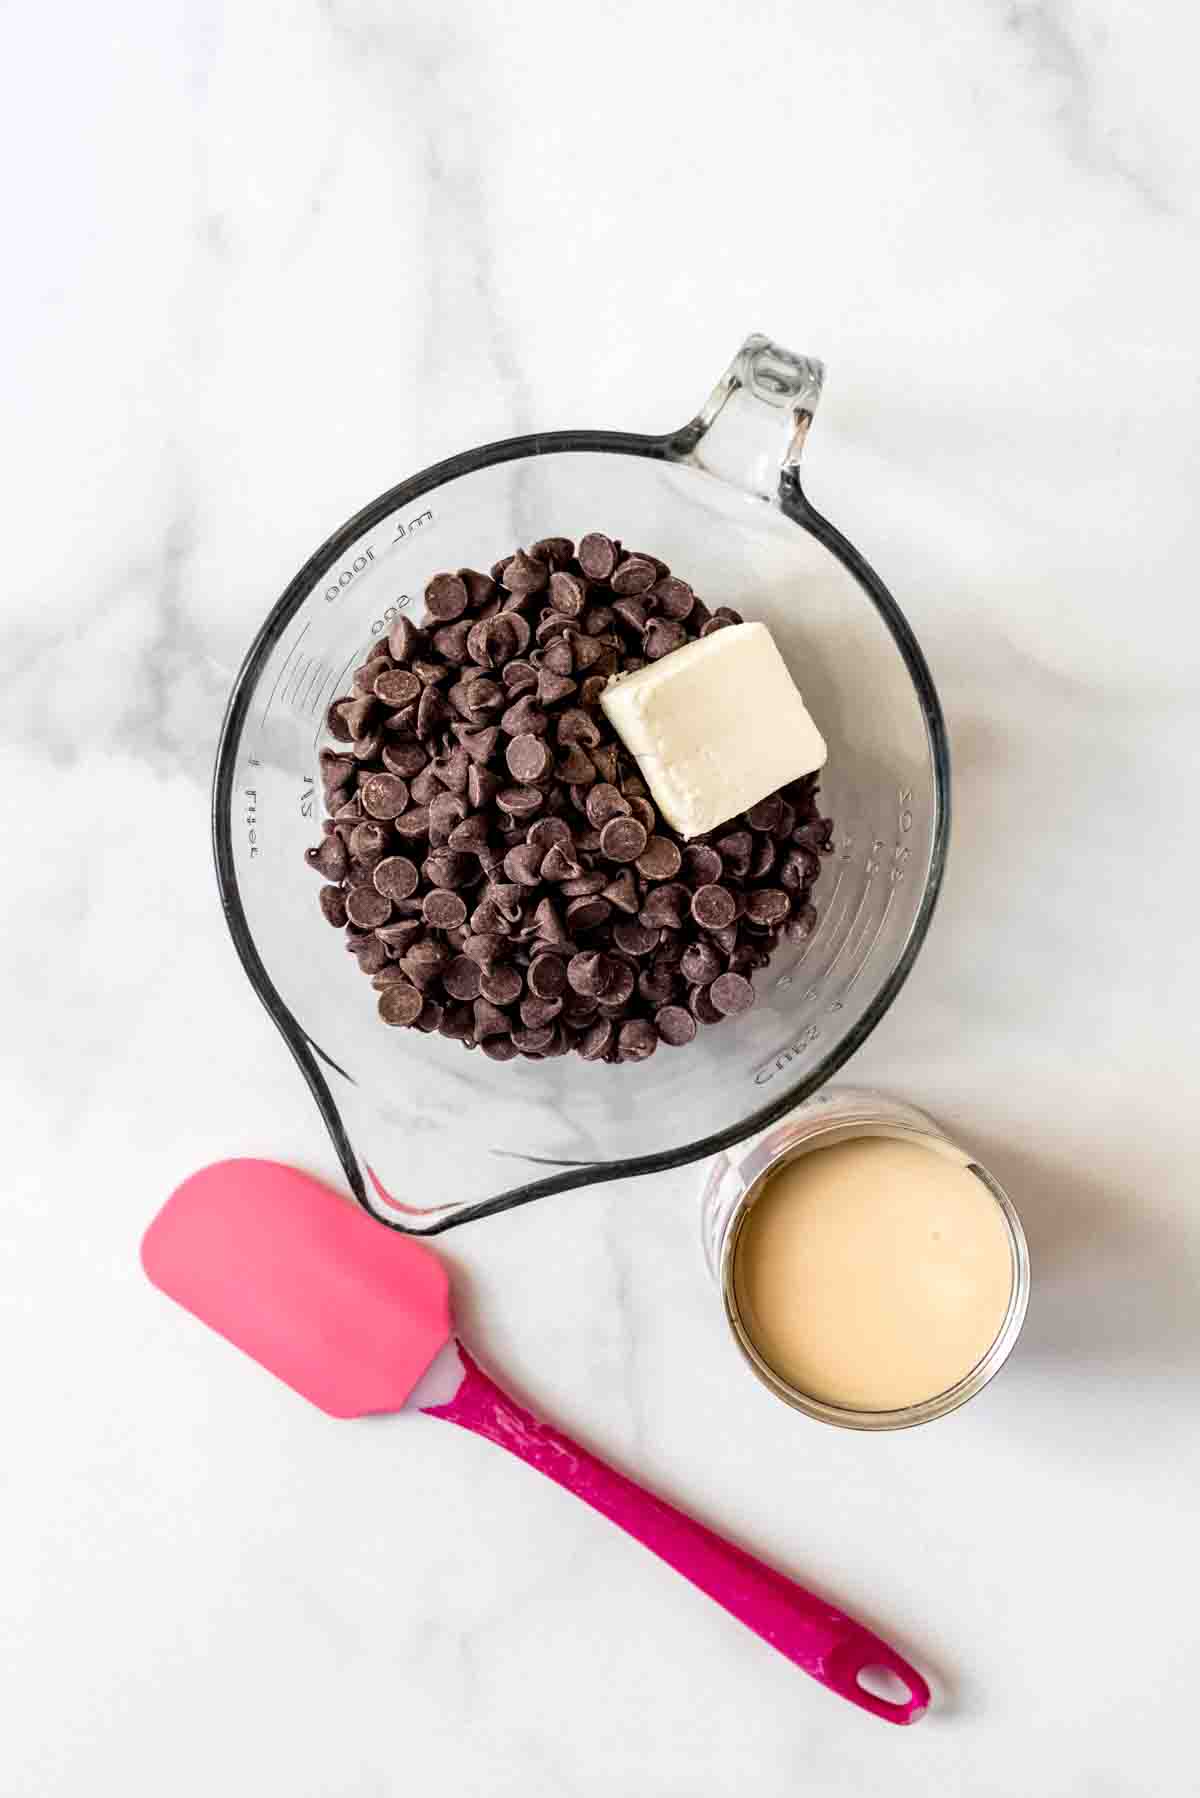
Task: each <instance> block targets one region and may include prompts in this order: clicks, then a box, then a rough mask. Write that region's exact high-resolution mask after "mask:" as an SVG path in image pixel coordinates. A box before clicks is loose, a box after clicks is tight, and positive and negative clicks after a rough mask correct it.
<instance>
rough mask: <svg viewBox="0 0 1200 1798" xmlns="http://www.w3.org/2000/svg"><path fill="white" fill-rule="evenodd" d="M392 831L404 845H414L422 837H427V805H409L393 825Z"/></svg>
mask: <svg viewBox="0 0 1200 1798" xmlns="http://www.w3.org/2000/svg"><path fill="white" fill-rule="evenodd" d="M392 829H393V830H394V831H395V833H396V835H397V836H398V837H402V838H403V839H404V841H405V842H406V843H415V842H418V841H420V839H421V838H422V837H427V836H428V835H429V807H428V806H427V805H410V806H409V808H408V810H407V811H406V812H401V814H400V816H399V817H398V818H397V819H396V820H395V822H394V823H393V825H392Z"/></svg>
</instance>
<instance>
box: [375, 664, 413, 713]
mask: <svg viewBox="0 0 1200 1798" xmlns="http://www.w3.org/2000/svg"><path fill="white" fill-rule="evenodd" d="M375 697H376V698H377V699H382V701H383V703H384V705H389V706H392V707H396V706H405V705H411V703H412V702H413V700H414V699H419V698H420V697H421V683H420V681H419V680H418V679H417V677H416V675H415V674H410V673H409V672H408V670H407V669H406V668H393V669H390V670H389V671H388V672H386V673H384V674H380V675H377V676H376V677H375Z"/></svg>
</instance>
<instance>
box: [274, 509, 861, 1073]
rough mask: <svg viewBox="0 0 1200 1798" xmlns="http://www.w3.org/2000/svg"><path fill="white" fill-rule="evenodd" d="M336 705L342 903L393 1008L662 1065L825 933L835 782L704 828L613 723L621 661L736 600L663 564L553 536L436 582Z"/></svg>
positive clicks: (507, 1055)
mask: <svg viewBox="0 0 1200 1798" xmlns="http://www.w3.org/2000/svg"><path fill="white" fill-rule="evenodd" d="M425 604H426V608H427V610H426V616H425V618H424V619H423V620H422V623H421V626H420V628H419V629H418V628H417V627H416V626H414V625H413V624H412V623H411V622H410V621H409V620H408V619H405V618H402V619H400V620H399V622H398V623H397V624H396V625H395V626H394V627H393V629H392V631H391V633H390V635H389V636H388V638H387V639H386V641H380V642H379V643H377V644H376V645H375V646H374V648H373V649H372V650H371V652H370V654H369V656H368V658H367V660H366V661H365V662H364V663H363V665H362V667H361V668H359V669H357V670H356V672H355V674H354V677H353V690H352V691H351V692H350V693H348V694H346V695H344V696H342V697H339V698H337V699H335V700H334V701H333V703H332V705H331V706H330V708H329V713H328V718H327V724H328V729H329V732H330V734H331V735H332V736H333V737H334V738H335V739H336V740H337V743H338V744H339V745H340V746H341V747H339V748H334V749H323V750H322V751H321V776H322V781H323V785H324V790H325V807H326V811H327V813H328V814H329V815H328V817H327V818H326V820H325V823H324V826H323V829H324V839H323V841H322V842H321V843H320V844H319V845H318V846H317V847H316V848H314V849H310V850H308V851H307V855H306V859H307V861H308V863H309V865H310V866H311V867H313V868H315V869H316V870H317V872H318V873H320V874H321V875H323V876H324V878H325V880H326V881H327V882H328V883H329V884H328V885H327V886H325V887H323V888H322V890H321V910H322V912H323V913H324V915H325V917H326V919H327V920H328V921H329V923H330V924H333V925H335V926H337V927H338V928H342V927H344V928H345V930H346V939H347V940H346V947H347V948H348V949H349V950H351V951H352V953H353V954H354V955H355V956H356V957H357V958H358V963H359V966H360V967H361V969H362V971H363V972H364V973H365V974H367V975H369V976H370V977H371V980H372V983H373V985H374V986H375V988H376V989H377V990H378V992H379V1015H380V1017H381V1018H382V1019H383V1020H384V1022H385V1023H387V1024H407V1025H411V1026H412V1027H413V1028H414V1029H417V1030H423V1031H427V1032H428V1031H438V1032H440V1033H441V1034H442V1035H443V1036H448V1037H454V1038H457V1040H458V1041H460V1042H461V1043H462V1044H463V1046H464V1047H465V1048H468V1049H474V1048H480V1049H482V1050H483V1053H484V1054H485V1055H488V1056H490V1057H491V1058H492V1060H494V1061H511V1060H512V1059H513V1058H514V1057H515V1056H518V1055H522V1056H526V1057H527V1058H529V1059H530V1060H545V1059H546V1058H548V1057H550V1056H554V1055H565V1054H567V1053H568V1052H569V1051H572V1050H573V1051H575V1053H577V1054H579V1055H581V1056H583V1058H584V1060H585V1061H611V1062H615V1061H644V1060H645V1059H646V1057H647V1056H649V1055H653V1053H654V1051H655V1049H656V1048H657V1047H658V1045H659V1043H660V1042H661V1043H666V1044H669V1045H670V1046H671V1047H673V1048H677V1047H680V1046H682V1045H683V1044H685V1043H689V1042H691V1040H692V1039H693V1037H694V1036H695V1034H696V1029H697V1026H698V1025H699V1024H719V1023H720V1022H721V1020H722V1019H723V1018H725V1017H729V1016H731V1015H734V1014H736V1013H738V1012H743V1011H747V1010H749V1008H750V1007H751V1006H752V1005H753V1004H754V998H755V993H754V987H753V985H752V983H751V976H752V974H753V973H754V971H755V970H756V969H758V968H763V967H765V966H766V964H767V962H768V960H769V959H770V956H771V952H772V950H773V949H774V948H775V947H776V945H777V944H778V942H779V940H780V937H781V936H783V935H786V936H787V937H789V938H790V939H791V940H793V941H799V940H802V939H803V938H805V937H806V936H808V935H809V933H810V932H811V931H812V929H813V926H814V924H815V922H816V911H815V909H814V907H813V905H812V902H811V899H810V897H809V894H810V891H811V888H812V886H813V883H814V881H815V880H816V878H817V874H818V872H819V870H820V860H819V858H820V856H821V855H823V854H827V853H828V851H829V848H830V841H831V832H832V826H831V824H830V822H829V820H828V819H825V818H822V817H821V816H820V815H819V813H818V811H817V805H816V791H817V789H816V776H815V775H810V776H808V777H807V778H805V779H803V780H798V781H795V782H793V783H792V784H791V785H790V786H788V787H785V788H784V789H782V791H780V792H778V793H772V794H771V795H770V796H769V797H768V798H766V799H763V800H762V801H760V803H759V804H757V805H755V806H752V807H751V809H750V810H749V811H748V812H746V813H745V814H744V816H743V817H741V818H738V819H736V820H734V821H733V822H732V823H730V824H728V825H725V826H722V828H721V829H720V830H716V831H712V832H709V833H708V834H707V835H706V836H703V837H697V838H693V839H691V840H689V841H687V842H684V841H683V840H682V839H681V838H679V837H678V836H677V835H676V833H675V832H674V831H673V830H672V829H671V828H670V827H669V826H668V825H667V824H666V823H665V822H664V821H663V820H662V819H661V818H660V817H659V816H658V813H657V812H656V810H655V807H654V805H653V802H652V801H651V798H650V795H649V792H648V790H647V788H646V785H645V782H644V781H643V780H642V779H641V777H640V775H639V772H638V768H637V764H636V763H635V761H634V760H633V758H632V757H631V756H630V755H629V753H628V751H627V750H626V749H625V747H624V745H623V744H622V742H621V741H620V739H619V737H618V736H617V735H616V733H615V731H614V730H613V728H612V726H611V725H610V724H609V722H608V720H607V719H606V717H605V716H604V713H603V711H602V710H601V706H600V695H601V693H602V692H603V690H604V687H605V685H606V683H607V681H608V680H609V678H610V677H611V676H612V675H614V674H618V673H622V672H628V671H631V670H633V669H635V668H641V667H643V666H644V665H645V664H646V662H648V661H657V660H658V659H659V658H660V657H662V656H665V655H670V653H671V652H672V650H676V649H680V648H682V646H683V645H684V644H685V643H689V642H691V641H693V640H694V639H695V638H697V637H706V636H708V635H710V634H711V632H713V631H717V630H722V629H724V628H725V627H726V626H727V625H730V624H740V623H741V619H740V617H739V615H738V614H737V613H736V612H734V611H732V610H731V609H730V608H729V607H727V606H721V607H718V608H717V609H716V610H715V611H711V612H710V611H709V609H708V607H707V606H706V605H705V604H704V603H703V601H702V600H700V599H698V598H697V597H696V596H695V594H694V593H693V591H692V589H691V587H690V586H689V585H688V584H687V582H686V581H682V580H679V579H677V578H676V577H675V576H674V575H672V573H671V571H670V569H669V568H668V567H667V565H666V563H665V562H660V561H659V560H658V559H657V557H655V556H651V555H644V554H641V553H634V552H628V551H623V550H622V548H621V545H620V544H619V543H617V542H615V541H614V540H613V539H612V538H610V537H606V536H603V535H602V534H600V533H599V532H592V533H591V534H590V535H588V536H586V537H584V538H583V539H582V541H581V542H580V544H579V549H578V552H576V549H575V545H574V544H573V543H572V542H571V541H570V540H569V539H568V538H566V537H547V538H544V539H543V540H542V541H541V542H539V543H535V544H533V545H532V547H531V548H530V549H529V550H528V551H523V550H518V551H517V552H516V554H515V555H513V556H510V557H508V558H506V559H505V560H504V561H502V562H497V563H496V564H495V566H494V567H493V568H492V570H491V573H490V574H480V573H477V572H476V571H475V570H474V569H471V568H462V569H460V570H459V571H458V573H457V574H437V575H435V576H434V577H433V579H432V580H431V581H430V582H429V585H428V586H427V587H426V589H425Z"/></svg>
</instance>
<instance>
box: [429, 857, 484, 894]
mask: <svg viewBox="0 0 1200 1798" xmlns="http://www.w3.org/2000/svg"><path fill="white" fill-rule="evenodd" d="M421 872H422V874H423V875H424V876H425V878H426V880H427V881H428V882H429V884H430V886H435V887H449V888H451V890H453V889H454V888H455V887H461V886H466V884H467V882H468V881H469V880H470V878H471V873H472V863H471V857H470V856H469V855H464V854H463V853H462V852H461V851H460V850H458V849H435V850H434V851H433V853H432V854H431V855H427V856H426V857H425V860H424V861H423V862H422V864H421Z"/></svg>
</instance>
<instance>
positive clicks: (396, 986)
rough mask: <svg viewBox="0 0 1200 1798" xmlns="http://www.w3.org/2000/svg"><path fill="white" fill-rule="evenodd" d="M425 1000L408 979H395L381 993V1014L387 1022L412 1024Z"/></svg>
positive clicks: (379, 1007) (379, 1008)
mask: <svg viewBox="0 0 1200 1798" xmlns="http://www.w3.org/2000/svg"><path fill="white" fill-rule="evenodd" d="M424 1003H425V1001H424V999H423V998H422V996H421V994H420V993H419V992H418V991H417V989H416V987H415V986H410V985H409V983H408V981H407V980H398V981H394V982H393V983H392V984H390V985H389V986H387V987H385V989H384V991H383V992H382V993H381V994H380V995H379V1006H378V1010H379V1015H380V1017H381V1018H382V1019H383V1021H384V1023H385V1024H412V1023H415V1022H416V1020H417V1018H418V1017H419V1016H420V1014H421V1008H422V1006H423V1005H424Z"/></svg>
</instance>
